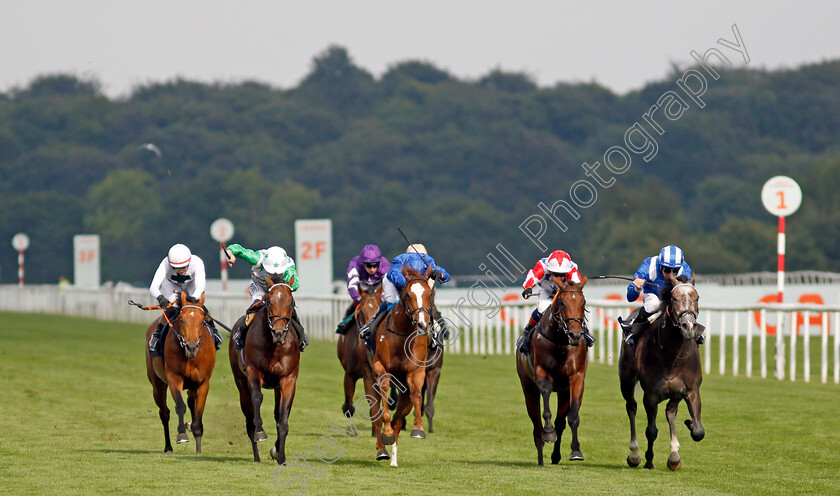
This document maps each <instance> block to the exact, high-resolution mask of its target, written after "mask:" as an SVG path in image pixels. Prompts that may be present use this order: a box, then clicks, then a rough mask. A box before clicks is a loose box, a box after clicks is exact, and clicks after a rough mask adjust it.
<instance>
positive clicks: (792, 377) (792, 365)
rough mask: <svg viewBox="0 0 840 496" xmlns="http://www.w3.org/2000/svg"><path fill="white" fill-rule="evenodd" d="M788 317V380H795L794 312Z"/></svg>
mask: <svg viewBox="0 0 840 496" xmlns="http://www.w3.org/2000/svg"><path fill="white" fill-rule="evenodd" d="M788 314H789V315H790V380H791V382H793V381H795V380H796V312H788Z"/></svg>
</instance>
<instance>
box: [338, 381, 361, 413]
mask: <svg viewBox="0 0 840 496" xmlns="http://www.w3.org/2000/svg"><path fill="white" fill-rule="evenodd" d="M357 380H358V377H356V376H355V375H353V374H352V373H350V372H349V371H345V372H344V404H343V405H341V413H343V414H344V416H345V417H352V416H353V414H354V413H356V408H355V407H354V406H353V394H355V392H356V381H357Z"/></svg>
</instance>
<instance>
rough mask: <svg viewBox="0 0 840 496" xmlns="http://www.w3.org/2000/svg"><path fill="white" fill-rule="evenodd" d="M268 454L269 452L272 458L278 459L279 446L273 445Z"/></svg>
mask: <svg viewBox="0 0 840 496" xmlns="http://www.w3.org/2000/svg"><path fill="white" fill-rule="evenodd" d="M268 454H269V455H271V458H272V459H273V460H276V459H277V448H275V447H274V446H272V447H271V449H270V450H268Z"/></svg>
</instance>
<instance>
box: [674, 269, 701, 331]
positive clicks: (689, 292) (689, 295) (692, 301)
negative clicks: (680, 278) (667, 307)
mask: <svg viewBox="0 0 840 496" xmlns="http://www.w3.org/2000/svg"><path fill="white" fill-rule="evenodd" d="M671 297H672V299H673V300H674V302H675V305H674V310H675V311H676V314H677V315H675V316H674V317H676V318H677V319H678V322H677V323H678V324H679V326H680V330H681V331H682V334H683V337H684V338H685V339H692V338H693V337H694V330H695V328H696V327H697V313H698V308H699V304H698V301H699V299H700V295H698V294H697V289H696V288H695V287H694V286H692V285H691V284H687V283H683V284H680V285H678V286H675V287H674V292H673V294H672V296H671Z"/></svg>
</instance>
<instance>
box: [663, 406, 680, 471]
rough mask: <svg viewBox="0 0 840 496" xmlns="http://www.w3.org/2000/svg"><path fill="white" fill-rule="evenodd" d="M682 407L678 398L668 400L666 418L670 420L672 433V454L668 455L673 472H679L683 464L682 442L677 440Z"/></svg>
mask: <svg viewBox="0 0 840 496" xmlns="http://www.w3.org/2000/svg"><path fill="white" fill-rule="evenodd" d="M679 405H680V400H679V399H678V398H671V399H670V400H668V406H666V407H665V418H667V419H668V429H669V430H670V431H671V454H670V455H668V468H669V469H671V470H679V469H680V465H682V462H681V461H680V442H679V441H678V440H677V426H676V423H675V422H676V418H677V408H678V407H679Z"/></svg>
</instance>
